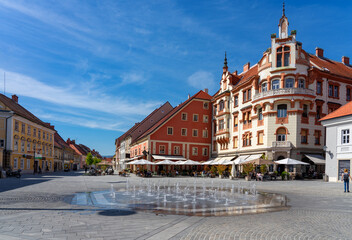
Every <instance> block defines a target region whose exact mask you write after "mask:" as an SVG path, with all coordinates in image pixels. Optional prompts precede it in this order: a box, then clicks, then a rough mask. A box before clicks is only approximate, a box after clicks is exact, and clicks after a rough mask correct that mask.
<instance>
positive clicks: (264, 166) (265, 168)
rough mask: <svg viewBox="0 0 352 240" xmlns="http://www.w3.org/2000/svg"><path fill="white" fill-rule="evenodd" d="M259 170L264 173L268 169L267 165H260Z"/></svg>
mask: <svg viewBox="0 0 352 240" xmlns="http://www.w3.org/2000/svg"><path fill="white" fill-rule="evenodd" d="M260 171H261V172H262V173H266V172H267V171H268V166H267V165H265V164H262V165H260Z"/></svg>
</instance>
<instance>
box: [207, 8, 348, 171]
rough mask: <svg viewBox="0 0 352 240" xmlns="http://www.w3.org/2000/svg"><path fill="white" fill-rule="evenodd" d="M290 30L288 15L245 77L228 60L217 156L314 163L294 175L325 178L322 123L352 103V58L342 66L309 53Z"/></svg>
mask: <svg viewBox="0 0 352 240" xmlns="http://www.w3.org/2000/svg"><path fill="white" fill-rule="evenodd" d="M288 25H289V23H288V19H287V17H286V16H285V12H284V11H283V15H282V17H281V19H280V21H279V34H278V37H277V36H276V34H272V35H271V45H270V47H269V48H268V49H267V50H266V51H264V53H263V56H262V58H261V59H260V60H259V62H258V63H256V64H255V65H253V66H251V65H250V63H246V64H245V65H244V67H243V72H242V73H240V74H238V72H237V71H234V72H230V71H229V69H228V66H227V58H226V55H225V64H224V67H223V74H222V77H221V80H220V89H219V91H218V92H217V93H216V94H215V95H214V96H213V99H212V103H213V109H214V112H213V129H214V131H213V151H212V156H213V157H229V158H230V157H233V158H234V157H241V158H247V159H250V158H258V157H259V156H262V155H263V154H264V155H265V156H266V157H267V158H268V159H269V160H280V159H283V158H287V157H290V158H294V159H297V160H301V161H304V162H308V163H310V166H307V167H305V166H304V167H303V168H302V169H293V168H292V169H290V170H296V171H298V172H300V171H302V173H303V174H306V173H307V172H308V170H309V169H310V168H311V169H314V170H315V171H317V172H318V173H321V174H322V173H324V170H325V167H324V164H325V161H324V160H323V153H324V152H323V146H324V138H325V132H324V127H323V126H322V125H321V124H320V122H319V119H320V118H321V117H324V116H325V115H327V114H328V113H330V112H332V111H334V110H336V109H338V108H339V107H340V106H342V105H344V104H346V103H347V102H348V101H350V100H351V89H352V67H351V65H350V64H349V58H348V57H342V62H337V61H334V60H331V59H328V58H326V57H325V56H324V51H323V49H321V48H316V53H315V55H314V54H310V53H308V52H306V51H305V50H304V49H303V47H302V43H301V42H299V41H297V40H296V31H295V30H293V31H291V32H290V34H289V30H288ZM279 167H280V166H279ZM281 167H282V166H281ZM281 170H283V169H281ZM321 174H320V176H322V175H321Z"/></svg>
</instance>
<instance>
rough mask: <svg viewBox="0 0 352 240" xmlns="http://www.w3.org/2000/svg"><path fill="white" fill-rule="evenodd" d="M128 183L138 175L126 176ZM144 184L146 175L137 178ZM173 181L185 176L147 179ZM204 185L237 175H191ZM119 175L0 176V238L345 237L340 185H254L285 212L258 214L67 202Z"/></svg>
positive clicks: (346, 205)
mask: <svg viewBox="0 0 352 240" xmlns="http://www.w3.org/2000/svg"><path fill="white" fill-rule="evenodd" d="M128 179H129V181H130V183H131V184H137V183H139V181H140V180H141V178H137V177H135V176H131V177H129V178H128ZM143 181H146V179H143ZM150 181H162V182H167V183H169V184H170V185H173V184H174V183H175V182H176V181H178V182H180V183H181V184H187V183H189V182H190V181H192V182H193V181H194V179H193V178H152V179H151V180H150ZM197 181H198V182H199V183H201V181H205V182H206V184H207V185H209V186H210V185H211V183H212V182H213V183H214V184H215V185H220V184H221V185H224V184H228V185H231V184H232V183H237V182H241V183H242V184H247V183H246V182H244V181H241V180H228V179H197ZM125 182H126V178H124V177H119V176H98V177H96V176H84V175H83V173H82V172H69V173H52V174H46V175H35V176H33V175H24V176H23V177H22V179H20V180H19V179H14V178H8V179H0V240H3V239H4V240H5V239H6V240H18V239H158V240H159V239H209V240H212V239H352V193H343V185H342V183H325V182H322V181H320V180H319V181H318V180H310V181H272V182H270V181H269V182H256V184H257V186H258V190H260V191H265V192H276V193H281V194H284V195H286V196H287V197H288V199H289V205H290V209H289V210H287V211H280V212H270V213H262V214H252V215H242V216H224V217H194V216H192V217H190V216H182V215H163V214H155V213H151V212H135V211H132V210H131V211H129V210H118V209H116V210H109V209H99V208H95V207H90V206H76V205H71V204H69V202H70V200H71V199H72V196H73V194H74V193H77V192H91V191H100V190H106V189H109V188H110V185H111V184H114V187H115V188H116V189H119V188H123V187H124V186H125Z"/></svg>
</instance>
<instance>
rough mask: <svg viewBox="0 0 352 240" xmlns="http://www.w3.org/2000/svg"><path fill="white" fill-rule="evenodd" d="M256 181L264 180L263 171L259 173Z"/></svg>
mask: <svg viewBox="0 0 352 240" xmlns="http://www.w3.org/2000/svg"><path fill="white" fill-rule="evenodd" d="M256 181H263V174H262V173H261V172H259V173H257V176H256Z"/></svg>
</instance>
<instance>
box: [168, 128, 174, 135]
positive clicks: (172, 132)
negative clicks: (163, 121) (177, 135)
mask: <svg viewBox="0 0 352 240" xmlns="http://www.w3.org/2000/svg"><path fill="white" fill-rule="evenodd" d="M169 130H171V133H169ZM167 135H174V128H173V127H167Z"/></svg>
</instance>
